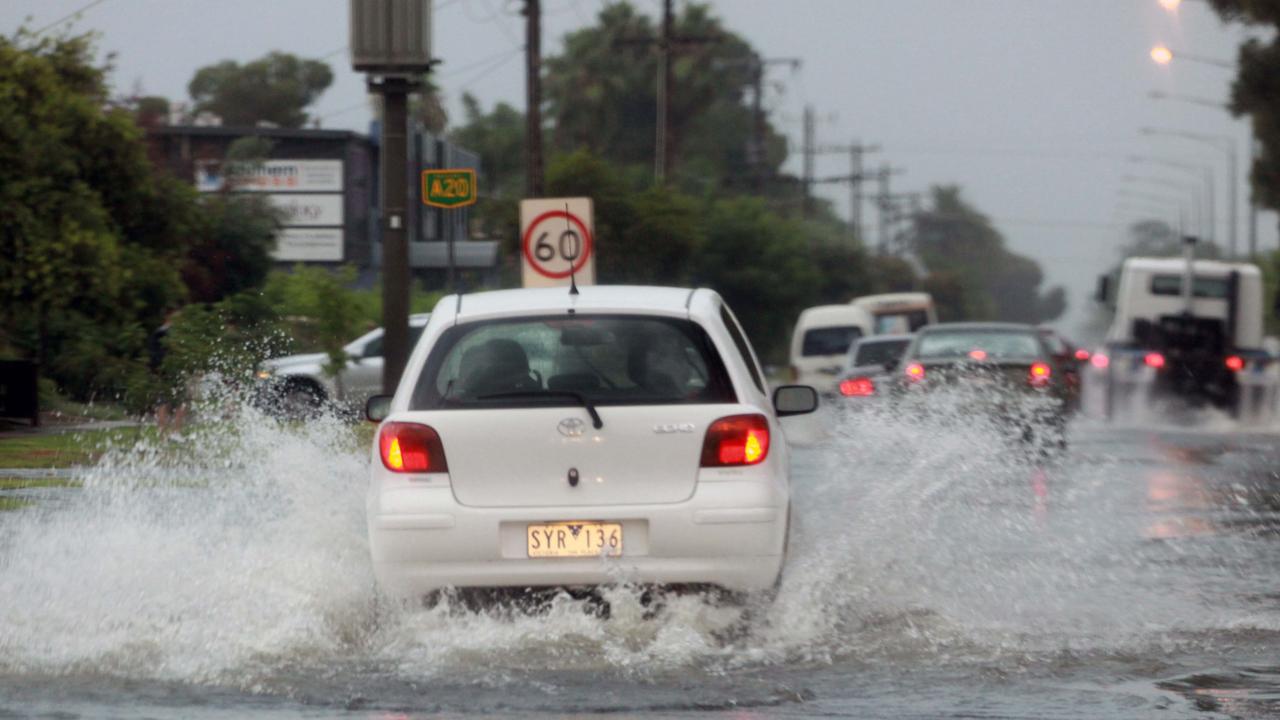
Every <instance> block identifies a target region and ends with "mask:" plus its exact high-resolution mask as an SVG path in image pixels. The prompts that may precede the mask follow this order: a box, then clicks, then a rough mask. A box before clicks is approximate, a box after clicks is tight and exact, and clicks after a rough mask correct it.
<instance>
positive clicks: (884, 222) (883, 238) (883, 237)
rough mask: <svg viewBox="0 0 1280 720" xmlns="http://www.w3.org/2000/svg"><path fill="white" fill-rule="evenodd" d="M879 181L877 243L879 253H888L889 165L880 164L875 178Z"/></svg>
mask: <svg viewBox="0 0 1280 720" xmlns="http://www.w3.org/2000/svg"><path fill="white" fill-rule="evenodd" d="M877 179H878V180H879V181H880V197H879V202H878V203H877V205H878V206H879V210H880V212H879V213H878V214H877V216H878V218H879V220H880V235H879V238H878V239H879V245H880V254H881V255H888V254H889V166H888V165H881V166H880V175H879V177H878V178H877Z"/></svg>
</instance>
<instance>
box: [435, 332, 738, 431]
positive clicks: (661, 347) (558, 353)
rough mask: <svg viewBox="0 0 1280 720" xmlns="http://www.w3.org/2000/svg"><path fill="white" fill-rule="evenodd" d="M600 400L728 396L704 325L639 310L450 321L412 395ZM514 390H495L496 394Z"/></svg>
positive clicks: (489, 401)
mask: <svg viewBox="0 0 1280 720" xmlns="http://www.w3.org/2000/svg"><path fill="white" fill-rule="evenodd" d="M557 392H560V393H575V394H579V395H581V396H583V397H584V398H586V399H587V400H590V401H591V402H593V403H598V404H601V405H608V404H619V405H628V404H629V405H644V404H678V403H728V402H735V401H736V396H735V395H734V393H733V389H732V384H731V383H730V382H729V378H728V373H727V372H726V370H725V367H724V363H723V362H722V361H721V359H720V356H719V355H718V354H717V353H716V350H715V347H714V346H713V345H712V343H711V339H710V338H709V337H708V336H707V334H706V332H705V331H703V329H702V328H701V327H699V326H698V325H697V324H695V323H692V322H690V321H687V320H676V319H668V318H657V317H639V316H583V315H579V316H576V317H573V318H566V317H564V316H563V315H557V316H554V317H538V318H521V319H518V320H502V321H486V322H475V323H464V324H462V325H458V326H456V327H454V328H451V329H450V330H448V331H446V333H445V334H444V335H443V336H442V337H441V339H440V341H439V342H438V343H437V344H436V346H435V348H433V349H432V351H431V354H430V356H429V357H428V358H427V362H426V365H425V367H424V369H423V372H422V374H421V376H420V377H419V378H418V383H417V386H416V388H415V390H414V395H413V399H412V401H411V405H412V407H413V408H414V409H429V408H437V407H503V406H507V407H513V406H524V405H528V404H530V403H533V404H540V403H550V404H555V405H573V404H576V402H577V400H576V399H575V398H573V397H572V396H569V397H566V396H564V395H556V394H555V393H557ZM513 394H514V395H519V397H506V398H501V397H495V396H500V395H508V396H509V395H513Z"/></svg>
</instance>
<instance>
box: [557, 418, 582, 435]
mask: <svg viewBox="0 0 1280 720" xmlns="http://www.w3.org/2000/svg"><path fill="white" fill-rule="evenodd" d="M585 426H586V423H584V422H582V421H581V420H579V419H578V418H565V419H563V420H561V421H560V424H559V425H557V426H556V429H557V430H559V431H560V434H561V435H563V436H565V437H582V429H583V427H585Z"/></svg>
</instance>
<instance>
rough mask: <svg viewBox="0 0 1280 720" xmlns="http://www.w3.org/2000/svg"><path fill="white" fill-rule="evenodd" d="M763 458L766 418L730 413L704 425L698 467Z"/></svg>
mask: <svg viewBox="0 0 1280 720" xmlns="http://www.w3.org/2000/svg"><path fill="white" fill-rule="evenodd" d="M767 457H769V421H768V419H766V418H765V416H763V415H730V416H729V417H724V418H720V419H719V420H717V421H715V422H713V423H711V427H709V428H707V439H706V440H704V441H703V443H702V467H726V466H734V465H758V464H760V463H762V462H764V459H765V458H767Z"/></svg>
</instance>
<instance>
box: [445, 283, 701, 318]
mask: <svg viewBox="0 0 1280 720" xmlns="http://www.w3.org/2000/svg"><path fill="white" fill-rule="evenodd" d="M695 296H697V297H695ZM711 297H715V293H713V292H711V291H710V290H698V289H691V288H673V287H652V286H641V285H585V286H579V288H578V294H577V295H571V294H570V293H569V289H568V288H564V287H554V288H519V289H514V290H492V291H489V292H479V293H468V294H466V295H450V296H448V297H445V298H442V299H441V300H440V302H439V303H438V304H437V305H436V313H438V314H439V313H444V314H445V315H449V316H452V317H453V319H454V321H456V322H467V321H470V320H476V319H481V318H491V317H501V316H528V315H548V314H555V313H567V312H569V311H570V310H573V311H574V312H582V313H637V312H638V313H654V314H662V315H676V316H685V315H688V314H690V311H691V308H692V306H693V305H694V304H695V302H696V301H699V300H705V299H708V298H711ZM698 304H701V303H698Z"/></svg>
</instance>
